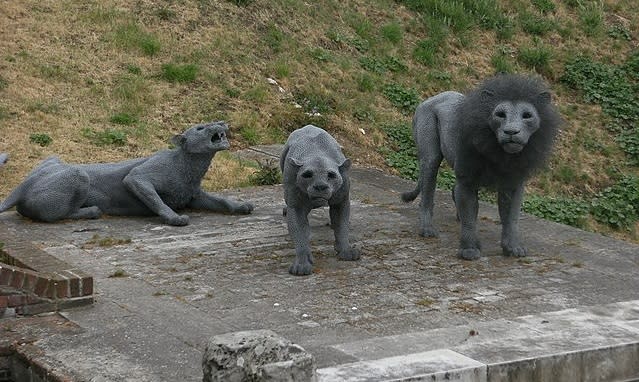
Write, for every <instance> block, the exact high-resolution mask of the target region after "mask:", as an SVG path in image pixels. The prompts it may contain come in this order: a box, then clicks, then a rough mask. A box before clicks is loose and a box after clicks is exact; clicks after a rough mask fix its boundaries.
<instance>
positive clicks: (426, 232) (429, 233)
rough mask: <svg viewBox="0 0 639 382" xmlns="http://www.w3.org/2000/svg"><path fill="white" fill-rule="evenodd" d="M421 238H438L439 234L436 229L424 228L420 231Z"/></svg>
mask: <svg viewBox="0 0 639 382" xmlns="http://www.w3.org/2000/svg"><path fill="white" fill-rule="evenodd" d="M419 236H421V237H438V236H439V232H437V230H436V229H435V228H434V227H432V226H431V227H422V228H421V229H420V230H419Z"/></svg>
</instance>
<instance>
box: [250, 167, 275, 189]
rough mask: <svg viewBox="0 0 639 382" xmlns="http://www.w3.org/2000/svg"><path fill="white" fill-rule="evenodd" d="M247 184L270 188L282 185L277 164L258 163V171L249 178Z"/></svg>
mask: <svg viewBox="0 0 639 382" xmlns="http://www.w3.org/2000/svg"><path fill="white" fill-rule="evenodd" d="M249 182H250V184H252V185H254V186H270V185H274V184H280V183H282V173H281V171H280V169H279V167H278V163H273V162H266V163H262V162H258V170H257V171H255V172H254V173H253V174H251V175H250V176H249Z"/></svg>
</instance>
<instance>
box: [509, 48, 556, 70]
mask: <svg viewBox="0 0 639 382" xmlns="http://www.w3.org/2000/svg"><path fill="white" fill-rule="evenodd" d="M551 57H552V50H550V49H549V48H546V47H545V46H543V45H538V46H536V47H532V48H521V49H520V50H519V53H518V54H517V61H519V62H520V63H521V64H522V65H524V66H526V67H527V68H529V69H534V70H535V71H536V72H537V73H540V74H544V73H548V72H549V71H550V59H551Z"/></svg>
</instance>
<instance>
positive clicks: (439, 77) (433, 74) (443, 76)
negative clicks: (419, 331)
mask: <svg viewBox="0 0 639 382" xmlns="http://www.w3.org/2000/svg"><path fill="white" fill-rule="evenodd" d="M426 78H428V80H429V81H432V82H437V83H438V84H440V85H442V86H448V85H450V84H451V83H452V82H453V75H452V74H450V72H446V71H443V70H431V71H429V72H428V74H426Z"/></svg>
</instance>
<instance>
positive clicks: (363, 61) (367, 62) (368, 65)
mask: <svg viewBox="0 0 639 382" xmlns="http://www.w3.org/2000/svg"><path fill="white" fill-rule="evenodd" d="M359 64H360V65H361V66H362V68H364V69H365V70H368V71H369V72H373V73H377V74H383V73H386V69H387V68H386V65H385V64H384V62H383V61H382V60H380V59H378V58H375V57H361V58H360V59H359Z"/></svg>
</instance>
